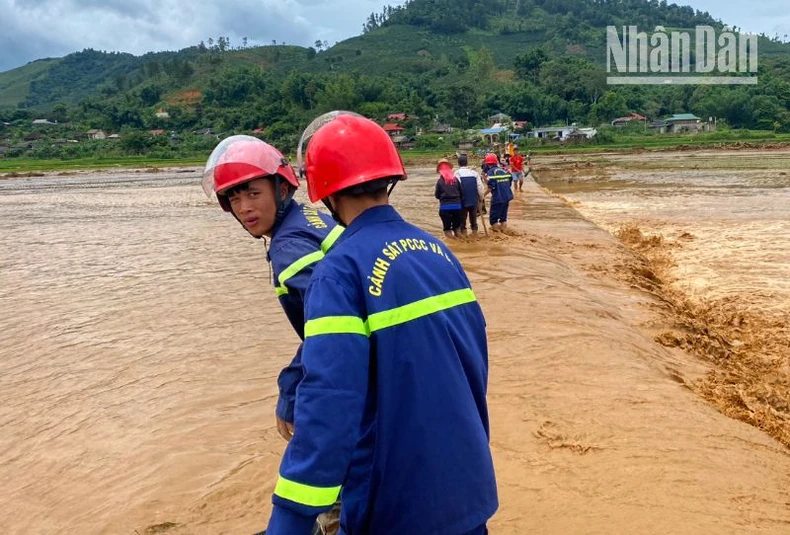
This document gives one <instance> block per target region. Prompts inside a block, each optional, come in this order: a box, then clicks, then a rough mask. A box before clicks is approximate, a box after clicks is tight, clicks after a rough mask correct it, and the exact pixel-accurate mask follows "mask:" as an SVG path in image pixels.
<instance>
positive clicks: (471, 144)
mask: <svg viewBox="0 0 790 535" xmlns="http://www.w3.org/2000/svg"><path fill="white" fill-rule="evenodd" d="M476 146H477V140H476V139H464V140H461V141H459V142H458V150H472V149H474V148H475V147H476Z"/></svg>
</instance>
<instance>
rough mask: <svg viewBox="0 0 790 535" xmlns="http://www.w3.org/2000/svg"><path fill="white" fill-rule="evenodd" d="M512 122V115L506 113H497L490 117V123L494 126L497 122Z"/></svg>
mask: <svg viewBox="0 0 790 535" xmlns="http://www.w3.org/2000/svg"><path fill="white" fill-rule="evenodd" d="M509 122H510V115H506V114H504V113H495V114H494V115H492V116H491V117H489V118H488V124H489V125H491V126H494V125H495V124H497V123H499V124H501V123H509Z"/></svg>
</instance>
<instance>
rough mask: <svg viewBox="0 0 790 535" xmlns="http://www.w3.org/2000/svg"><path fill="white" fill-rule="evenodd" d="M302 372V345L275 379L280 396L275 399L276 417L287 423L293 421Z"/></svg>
mask: <svg viewBox="0 0 790 535" xmlns="http://www.w3.org/2000/svg"><path fill="white" fill-rule="evenodd" d="M303 375H304V370H303V369H302V344H299V348H298V349H297V350H296V355H294V358H293V359H292V360H291V363H290V364H289V365H288V366H286V367H285V368H283V369H282V371H281V372H280V376H279V377H278V378H277V387H278V389H279V391H280V395H279V397H278V398H277V408H276V413H277V417H278V418H279V419H280V420H284V421H286V422H288V423H293V421H294V403H295V402H296V387H297V386H298V385H299V381H301V380H302V376H303Z"/></svg>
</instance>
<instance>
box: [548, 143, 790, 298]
mask: <svg viewBox="0 0 790 535" xmlns="http://www.w3.org/2000/svg"><path fill="white" fill-rule="evenodd" d="M640 158H643V157H642V156H640V155H635V156H632V157H630V159H631V160H632V162H631V163H633V162H639V161H640ZM652 158H654V155H649V156H645V157H644V161H645V163H646V164H648V165H647V167H653V168H648V169H644V170H636V169H629V168H628V167H625V168H614V169H612V170H609V171H608V172H607V174H606V176H605V177H601V176H595V175H593V174H589V175H587V176H585V174H584V173H585V172H584V171H583V172H582V173H581V175H580V174H579V173H576V174H574V173H573V172H572V171H569V172H567V173H552V176H551V178H548V179H546V180H540V183H541V184H542V185H544V186H546V187H548V188H549V189H550V190H551V191H553V192H555V193H557V194H559V195H561V196H563V197H564V198H566V199H568V200H569V201H571V202H573V203H574V207H575V208H576V209H577V210H579V211H580V212H581V213H582V214H583V215H584V216H586V217H587V218H589V219H590V220H592V221H593V222H595V223H596V224H598V225H600V226H602V227H604V228H606V229H607V230H610V231H615V230H617V229H618V228H620V227H622V226H624V225H628V224H636V225H638V226H639V227H640V228H641V229H642V230H643V231H644V232H646V233H648V234H660V235H662V236H663V237H664V238H666V239H667V240H668V241H669V242H670V244H672V245H674V247H673V248H672V249H671V254H672V256H673V258H674V259H675V261H676V263H677V266H676V267H675V269H674V270H673V275H674V276H675V277H676V278H677V284H678V285H679V286H681V287H683V288H685V289H686V290H687V291H688V292H689V293H692V294H696V295H699V296H703V297H708V298H726V297H738V298H739V299H742V300H744V302H746V303H749V304H750V305H753V306H755V307H756V308H759V309H768V310H772V311H777V312H788V311H790V175H788V172H787V171H785V170H786V169H788V168H790V154H788V153H780V154H771V155H770V168H763V169H748V166H749V165H756V166H760V165H759V164H760V163H761V162H760V160H758V159H755V158H754V155H750V154H746V155H741V154H739V153H738V152H733V153H730V154H726V153H720V154H717V155H715V156H708V155H706V154H704V153H702V154H689V155H683V154H681V155H673V159H675V158H678V159H682V160H683V159H684V161H685V163H686V164H687V165H685V166H683V167H680V166H675V167H672V166H666V168H664V169H655V168H654V167H656V165H655V164H653V165H650V162H651V160H652ZM665 160H666V157H665ZM712 160H715V161H716V162H717V163H718V165H722V163H721V162H722V160H724V161H725V162H733V168H732V169H705V163H706V162H710V161H712ZM659 167H660V165H659ZM690 167H691V169H689V168H690ZM693 167H697V169H694V168H693ZM744 167H747V168H744ZM563 175H564V176H563ZM569 179H570V180H569Z"/></svg>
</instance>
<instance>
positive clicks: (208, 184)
mask: <svg viewBox="0 0 790 535" xmlns="http://www.w3.org/2000/svg"><path fill="white" fill-rule="evenodd" d="M287 165H288V162H287V161H286V160H285V158H283V156H282V155H281V154H280V153H279V152H278V151H277V150H276V149H275V148H274V147H272V146H271V145H269V144H268V143H265V142H264V141H261V140H260V139H258V138H256V137H252V136H245V135H237V136H230V137H229V138H226V139H224V140H222V142H220V143H219V145H217V146H216V147H215V148H214V150H213V151H212V152H211V156H209V158H208V161H207V162H206V167H205V169H204V170H203V180H202V187H203V192H204V193H205V194H206V196H207V197H209V198H212V197H213V196H214V195H215V194H216V192H217V191H222V190H224V189H227V188H228V187H231V186H233V185H235V184H239V183H241V182H245V181H248V180H252V179H254V178H256V177H263V176H268V175H274V174H277V173H278V172H280V169H281V167H283V166H287Z"/></svg>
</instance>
